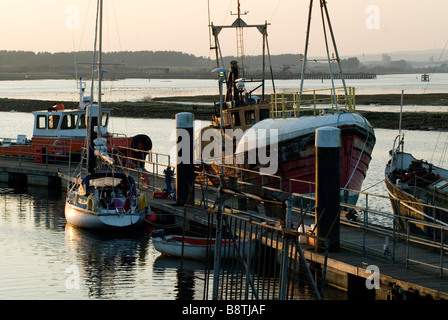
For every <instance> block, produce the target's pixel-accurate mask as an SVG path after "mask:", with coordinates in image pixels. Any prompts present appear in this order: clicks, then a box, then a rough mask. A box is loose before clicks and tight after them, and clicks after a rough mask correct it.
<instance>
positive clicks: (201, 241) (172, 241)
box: [152, 235, 254, 260]
mask: <svg viewBox="0 0 448 320" xmlns="http://www.w3.org/2000/svg"><path fill="white" fill-rule="evenodd" d="M152 243H153V245H154V248H155V249H156V250H157V251H159V252H160V253H162V254H164V255H167V256H173V257H183V258H187V259H199V260H206V259H209V258H212V257H213V256H214V253H215V246H216V239H214V238H206V237H191V236H182V235H156V236H155V237H153V238H152ZM251 245H252V248H251V250H252V252H253V246H254V244H251ZM237 246H238V247H237ZM248 247H249V241H240V240H237V241H236V242H235V241H233V240H230V239H222V240H221V257H222V258H224V257H225V258H237V257H238V256H239V254H238V251H237V250H240V252H244V253H243V254H242V255H241V256H242V258H245V253H247V252H248V250H249V248H248Z"/></svg>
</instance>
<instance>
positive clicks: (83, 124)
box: [78, 114, 87, 129]
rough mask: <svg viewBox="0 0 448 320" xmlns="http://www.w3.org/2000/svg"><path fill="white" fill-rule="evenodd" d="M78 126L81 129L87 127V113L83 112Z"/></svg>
mask: <svg viewBox="0 0 448 320" xmlns="http://www.w3.org/2000/svg"><path fill="white" fill-rule="evenodd" d="M78 128H80V129H85V128H87V121H86V115H85V114H82V115H81V116H80V117H79V123H78Z"/></svg>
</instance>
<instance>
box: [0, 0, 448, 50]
mask: <svg viewBox="0 0 448 320" xmlns="http://www.w3.org/2000/svg"><path fill="white" fill-rule="evenodd" d="M327 6H328V9H329V13H330V18H331V22H332V26H333V30H334V32H335V36H336V41H337V45H338V50H339V54H340V55H341V56H346V55H355V54H363V53H364V54H373V53H386V52H393V51H409V50H426V49H442V48H444V46H445V44H446V43H447V40H448V19H447V18H446V16H447V13H448V1H447V0H425V1H421V0H368V1H366V0H327ZM209 7H210V21H211V22H213V23H214V24H215V25H223V24H230V23H232V22H233V20H234V19H235V16H232V15H231V14H230V11H232V12H233V13H236V8H237V5H236V0H159V1H151V0H104V32H103V50H104V51H136V50H153V51H157V50H172V51H182V52H186V53H191V54H194V55H197V56H206V57H208V56H212V57H213V55H212V53H211V51H210V49H209V28H208V24H209V15H208V11H209V9H208V8H209ZM308 7H309V0H241V8H242V10H243V11H249V13H248V15H246V16H244V17H243V20H245V21H246V22H247V23H248V24H263V23H264V22H265V21H267V22H268V23H270V26H269V28H268V34H269V38H268V39H269V48H270V52H271V54H281V53H303V49H304V44H305V31H306V23H307V15H308ZM95 10H96V0H39V1H36V0H14V1H7V0H0V50H27V51H35V52H39V51H49V52H60V51H65V52H71V51H81V50H92V49H93V40H92V39H93V32H94V24H93V22H94V14H95ZM312 21H313V24H312V29H311V42H310V56H311V55H324V54H325V51H324V41H323V35H322V26H321V16H320V9H319V5H318V1H316V0H315V1H314V6H313V19H312ZM246 36H247V40H246V47H245V54H246V55H256V54H260V53H261V40H260V39H261V38H260V37H259V34H258V33H257V32H256V31H248V32H246ZM220 39H221V44H222V46H223V47H225V48H229V52H223V54H224V55H226V54H236V46H235V43H236V40H235V39H236V38H235V33H234V32H231V31H229V30H226V31H223V32H221V34H220Z"/></svg>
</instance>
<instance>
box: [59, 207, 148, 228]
mask: <svg viewBox="0 0 448 320" xmlns="http://www.w3.org/2000/svg"><path fill="white" fill-rule="evenodd" d="M145 214H146V213H145V212H144V211H141V212H136V213H122V214H117V213H115V214H112V213H106V214H99V213H98V212H95V211H91V210H87V209H83V208H80V207H78V206H76V205H74V204H71V203H70V202H67V203H66V205H65V219H66V221H67V223H69V224H71V225H73V226H76V227H80V228H87V229H98V230H114V229H123V228H133V227H138V226H140V225H141V224H142V222H143V221H144V219H145Z"/></svg>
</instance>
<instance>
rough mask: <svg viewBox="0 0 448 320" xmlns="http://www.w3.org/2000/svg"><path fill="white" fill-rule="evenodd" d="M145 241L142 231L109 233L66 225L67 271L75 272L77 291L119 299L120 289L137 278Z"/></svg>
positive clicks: (130, 285) (94, 296)
mask: <svg viewBox="0 0 448 320" xmlns="http://www.w3.org/2000/svg"><path fill="white" fill-rule="evenodd" d="M147 244H148V237H147V235H145V233H144V232H143V231H142V232H135V231H134V232H132V233H131V232H129V233H120V234H115V233H114V234H111V233H104V232H96V231H94V230H88V229H82V228H76V227H73V226H71V225H69V224H67V225H66V226H65V246H66V247H67V250H68V251H69V252H70V255H71V256H72V257H73V259H74V261H73V262H72V263H71V265H70V267H71V268H69V269H68V271H67V273H70V275H74V272H75V271H76V272H77V273H76V275H79V285H80V290H81V291H82V292H87V294H88V296H89V297H90V298H108V299H110V298H112V297H115V298H118V299H122V298H124V297H123V296H121V294H120V296H117V295H118V294H119V293H120V291H121V290H123V289H125V292H128V291H129V288H130V287H132V286H134V284H133V283H137V281H139V270H138V269H139V268H140V266H141V264H142V262H143V261H145V260H146V253H147V249H146V246H147ZM143 264H144V263H143ZM67 267H68V266H67ZM78 272H79V273H78ZM67 277H69V275H68V276H67Z"/></svg>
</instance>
